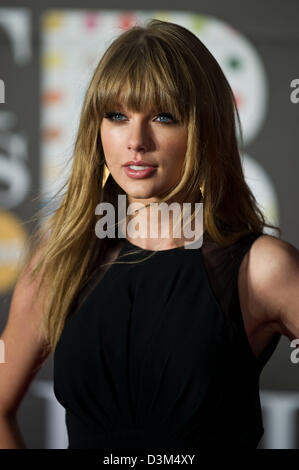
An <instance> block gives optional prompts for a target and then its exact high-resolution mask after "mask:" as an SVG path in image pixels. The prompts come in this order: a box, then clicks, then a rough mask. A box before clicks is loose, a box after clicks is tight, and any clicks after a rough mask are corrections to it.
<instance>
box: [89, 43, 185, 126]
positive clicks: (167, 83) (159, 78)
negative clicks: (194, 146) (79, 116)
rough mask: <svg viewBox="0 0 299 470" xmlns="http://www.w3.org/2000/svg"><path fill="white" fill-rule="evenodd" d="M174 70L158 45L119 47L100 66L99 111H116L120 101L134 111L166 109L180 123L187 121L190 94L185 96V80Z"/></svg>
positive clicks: (160, 110) (161, 110)
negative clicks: (106, 61)
mask: <svg viewBox="0 0 299 470" xmlns="http://www.w3.org/2000/svg"><path fill="white" fill-rule="evenodd" d="M151 40H153V38H151ZM145 45H146V43H145ZM153 52H154V53H153ZM174 60H175V59H174V58H172V62H173V61H174ZM174 70H177V71H178V70H180V69H179V67H177V66H176V67H175V65H174V66H172V63H171V62H170V60H169V58H166V55H165V50H164V48H162V47H161V45H158V47H154V48H153V47H148V48H146V47H144V44H143V45H142V48H141V47H140V44H139V45H138V44H135V45H134V46H131V47H129V46H127V47H126V49H125V50H124V49H123V48H122V49H121V50H120V51H117V53H116V54H112V58H111V59H110V61H108V63H106V64H105V67H104V68H103V70H102V73H101V78H100V81H99V82H100V87H99V89H98V108H100V113H106V112H111V111H117V110H119V109H120V108H119V106H120V105H123V106H124V107H125V108H126V109H128V110H131V111H134V112H144V111H149V112H150V111H154V112H169V113H171V114H172V115H173V116H174V117H176V118H177V119H178V120H179V121H181V122H182V123H183V124H186V123H188V119H189V109H188V105H187V103H189V97H188V96H187V97H186V96H184V95H186V93H184V88H185V89H186V87H183V86H182V83H186V80H184V78H185V77H178V76H177V75H176V76H175V74H174ZM98 110H99V109H98Z"/></svg>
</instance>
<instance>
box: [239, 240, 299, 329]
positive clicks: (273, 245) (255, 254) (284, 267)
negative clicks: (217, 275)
mask: <svg viewBox="0 0 299 470" xmlns="http://www.w3.org/2000/svg"><path fill="white" fill-rule="evenodd" d="M298 280H299V251H298V250H297V248H296V247H295V246H293V245H292V244H290V243H288V242H286V241H284V240H281V239H279V238H277V237H275V236H272V235H266V234H264V235H261V236H260V237H259V238H257V239H256V240H255V241H254V243H253V244H252V245H251V247H250V249H249V250H248V252H247V253H246V255H245V256H244V259H243V260H242V263H241V266H240V272H239V284H240V286H241V288H243V290H244V297H245V302H246V303H247V309H248V314H249V315H250V316H251V318H252V321H255V322H256V323H257V324H262V323H268V324H272V325H273V328H274V331H277V332H279V333H281V334H285V335H286V336H288V337H289V338H291V337H292V334H290V331H289V330H288V329H287V328H286V326H285V324H284V322H283V312H285V311H286V308H287V303H288V297H289V296H290V295H292V294H294V292H295V283H297V290H298Z"/></svg>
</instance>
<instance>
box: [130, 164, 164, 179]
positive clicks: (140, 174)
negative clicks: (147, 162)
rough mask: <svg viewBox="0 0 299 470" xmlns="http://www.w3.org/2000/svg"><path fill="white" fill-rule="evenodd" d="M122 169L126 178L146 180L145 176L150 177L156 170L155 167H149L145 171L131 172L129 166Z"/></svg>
mask: <svg viewBox="0 0 299 470" xmlns="http://www.w3.org/2000/svg"><path fill="white" fill-rule="evenodd" d="M123 168H124V171H125V173H126V175H127V176H129V177H130V178H135V179H139V178H146V177H147V176H150V175H152V174H153V173H154V172H155V171H156V169H157V167H156V166H151V167H150V168H147V169H146V170H132V169H131V168H130V167H129V166H124V167H123Z"/></svg>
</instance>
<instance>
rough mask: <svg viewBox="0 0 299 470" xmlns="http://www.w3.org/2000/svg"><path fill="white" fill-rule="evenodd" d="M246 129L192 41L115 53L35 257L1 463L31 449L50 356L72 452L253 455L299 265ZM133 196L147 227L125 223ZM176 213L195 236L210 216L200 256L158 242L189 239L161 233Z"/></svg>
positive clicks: (12, 336) (99, 76)
mask: <svg viewBox="0 0 299 470" xmlns="http://www.w3.org/2000/svg"><path fill="white" fill-rule="evenodd" d="M235 115H236V116H237V117H238V113H237V108H236V104H235V101H234V97H233V93H232V90H231V88H230V86H229V84H228V82H227V80H226V79H225V76H224V74H223V72H222V70H221V68H220V67H219V65H218V63H217V62H216V60H215V59H214V57H213V56H212V55H211V54H210V52H209V51H208V50H207V49H206V47H205V46H204V45H203V43H202V42H201V41H200V40H199V39H198V38H197V37H196V36H195V35H194V34H193V33H191V32H190V31H188V30H187V29H185V28H183V27H182V26H179V25H176V24H173V23H168V22H164V21H159V20H155V19H154V20H151V21H150V22H149V23H148V24H147V25H146V26H145V27H141V26H134V27H133V28H132V29H130V30H128V31H126V32H124V33H123V34H121V35H120V36H119V37H118V38H116V39H115V40H114V42H113V43H112V44H111V45H110V47H109V48H108V49H107V51H106V52H105V54H104V55H103V57H102V58H101V60H100V62H99V64H98V66H97V68H96V70H95V72H94V75H93V77H92V79H91V82H90V85H89V88H88V90H87V92H86V96H85V99H84V103H83V108H82V114H81V119H80V125H79V130H78V136H77V139H76V143H75V149H74V155H73V164H72V170H71V174H70V178H69V181H68V186H67V190H66V193H65V194H64V196H63V198H62V202H60V203H59V204H58V207H57V209H56V210H55V211H54V213H53V214H52V216H51V217H50V218H49V219H48V221H47V224H44V225H43V226H42V227H41V229H40V230H39V231H38V232H37V235H38V236H37V241H35V243H32V249H31V252H29V254H28V259H27V260H26V268H25V269H24V271H23V273H22V275H21V276H20V279H19V281H18V283H17V286H16V288H15V291H14V295H13V299H12V305H11V310H10V314H9V320H8V324H7V326H6V329H5V331H4V333H3V335H2V338H3V339H4V341H5V344H6V350H7V368H6V369H5V370H4V372H3V376H2V382H1V385H0V409H1V410H2V414H1V416H2V418H1V430H0V436H1V446H2V447H18V446H22V445H24V443H23V442H22V437H21V436H20V434H19V431H18V429H17V423H16V418H15V416H16V411H17V408H18V406H19V403H20V401H21V399H22V397H23V396H24V393H25V391H26V389H27V386H28V385H29V382H30V381H31V380H32V378H33V377H34V374H35V373H36V372H37V370H38V369H39V368H40V367H41V365H42V364H43V363H44V361H45V360H46V359H47V357H48V356H49V354H50V353H54V391H55V394H56V397H57V399H58V400H59V402H60V403H61V404H62V405H63V406H64V407H65V408H66V424H67V429H68V435H69V447H68V448H70V449H71V448H86V449H87V448H96V449H100V448H107V449H109V448H136V447H138V448H144V449H147V448H160V449H169V448H172V449H179V448H187V447H188V448H190V447H193V448H196V449H204V448H212V447H216V448H217V447H220V448H229V447H237V448H256V447H257V445H258V443H259V441H260V439H261V437H262V434H263V423H262V416H261V408H260V401H259V384H258V381H259V375H260V373H261V371H262V369H263V367H264V365H265V364H266V362H267V361H268V360H269V358H270V357H271V355H272V354H273V352H274V350H275V347H276V346H277V343H278V341H279V339H280V336H281V334H285V335H286V336H287V337H288V338H289V339H293V338H295V337H296V336H299V320H298V304H299V299H298V294H297V291H298V289H297V288H298V279H299V260H298V251H297V250H296V248H295V247H293V246H292V245H290V244H288V243H287V242H284V241H282V240H281V239H280V238H276V237H274V236H270V235H264V234H263V229H264V227H265V226H268V227H272V226H271V225H268V224H266V222H265V220H264V217H263V214H262V213H261V211H260V210H259V208H258V206H257V203H256V200H255V198H254V196H253V194H252V193H251V191H250V189H249V187H248V186H247V184H246V182H245V179H244V175H243V172H242V166H241V161H240V154H239V148H238V143H237V137H236V129H235ZM238 121H239V118H238ZM140 164H142V165H143V166H146V167H148V168H144V169H143V170H140V169H138V168H136V166H137V167H138V165H140ZM132 165H133V166H132ZM130 166H131V168H130ZM105 168H106V170H105ZM107 170H108V177H107V179H106V176H107V175H106V171H107ZM138 171H139V172H140V173H138ZM120 196H125V197H126V208H128V207H129V206H130V205H131V204H132V203H139V204H140V206H139V210H138V211H137V212H131V213H129V212H128V213H126V217H125V219H124V218H119V217H118V209H119V207H118V201H119V197H120ZM102 202H108V203H110V204H111V205H112V207H114V208H115V215H116V219H115V221H114V222H113V223H112V228H113V227H114V228H115V227H120V226H121V228H122V231H121V233H123V223H124V220H125V222H132V220H133V219H135V222H138V224H139V232H138V231H137V237H136V236H133V231H131V232H130V233H129V234H128V233H127V232H126V231H125V232H124V233H123V235H124V237H122V236H116V237H113V236H110V237H106V238H103V237H102V236H101V234H102V235H103V232H104V230H103V227H102V232H101V231H96V229H95V227H96V225H97V223H98V222H99V221H100V222H101V221H103V220H102V218H104V214H103V213H101V212H100V211H99V214H100V217H98V216H97V215H98V214H97V212H98V211H97V210H96V208H97V207H98V204H99V203H102ZM162 202H164V203H165V202H166V203H167V204H170V203H177V204H178V206H179V208H182V206H183V204H184V203H189V204H190V207H191V208H192V221H193V226H194V221H196V210H197V207H198V206H197V204H203V205H202V206H201V207H202V208H203V227H204V233H202V232H201V233H200V230H199V231H198V230H197V232H196V236H195V242H196V243H195V245H193V244H192V243H193V242H192V243H191V248H192V249H185V245H186V242H188V241H189V237H187V236H185V233H184V232H183V234H180V235H179V236H178V237H175V236H174V232H173V231H171V234H170V235H169V236H168V238H165V237H163V236H162V235H161V233H160V232H159V233H158V238H154V237H150V236H148V232H145V230H144V227H145V223H146V222H149V225H150V226H151V227H152V228H154V229H157V228H158V229H162V231H163V233H164V230H166V229H168V228H169V227H170V225H171V222H173V221H175V222H176V226H178V225H179V226H180V227H182V225H184V224H183V221H184V220H183V218H182V212H180V216H179V218H177V217H176V216H173V217H172V218H171V217H170V219H167V218H165V217H162V221H160V223H158V224H155V223H154V222H153V219H152V217H151V214H150V208H151V206H153V205H154V204H155V203H162ZM132 215H133V216H134V215H135V217H131V216H132ZM174 219H175V220H174ZM133 221H134V220H133ZM108 225H110V227H109V229H111V224H110V221H109V224H108ZM46 226H47V228H46ZM203 227H202V228H203ZM106 228H107V227H106ZM272 228H275V227H272ZM125 229H126V226H125ZM278 231H279V229H278ZM112 232H113V231H112ZM145 233H146V237H145V238H144V234H145ZM112 234H114V232H113V233H112ZM135 234H136V231H135ZM198 235H200V236H201V235H203V237H202V238H201V241H202V243H199V244H198V240H199V237H198ZM193 241H194V240H193ZM37 247H38V248H37ZM189 248H190V246H189ZM25 289H27V290H25ZM24 339H25V340H24ZM14 344H16V345H17V346H14Z"/></svg>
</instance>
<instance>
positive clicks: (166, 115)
mask: <svg viewBox="0 0 299 470" xmlns="http://www.w3.org/2000/svg"><path fill="white" fill-rule="evenodd" d="M158 117H166V118H167V119H171V121H173V122H175V119H174V118H173V116H172V115H171V114H169V113H161V114H159V116H158ZM160 122H162V123H165V124H167V123H168V121H167V122H165V121H160Z"/></svg>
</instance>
